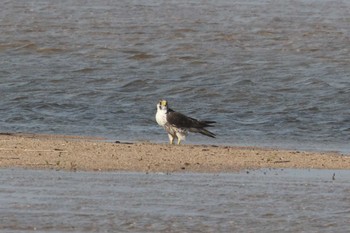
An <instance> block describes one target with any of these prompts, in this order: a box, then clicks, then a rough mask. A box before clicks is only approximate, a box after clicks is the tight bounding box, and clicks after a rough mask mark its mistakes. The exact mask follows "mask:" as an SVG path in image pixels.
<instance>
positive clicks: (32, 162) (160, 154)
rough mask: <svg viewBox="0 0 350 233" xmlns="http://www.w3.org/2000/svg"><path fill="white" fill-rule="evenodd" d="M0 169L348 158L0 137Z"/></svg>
mask: <svg viewBox="0 0 350 233" xmlns="http://www.w3.org/2000/svg"><path fill="white" fill-rule="evenodd" d="M0 167H1V168H32V169H56V170H69V171H77V170H78V171H140V172H235V171H241V170H244V169H259V168H305V169H350V156H349V155H342V154H340V153H336V152H324V153H323V152H305V151H292V150H280V149H265V148H256V147H231V146H214V145H180V146H178V145H168V144H166V143H164V144H154V143H143V142H135V143H122V142H106V141H104V140H103V139H101V138H93V137H79V136H78V137H77V136H65V135H41V134H4V133H3V134H0Z"/></svg>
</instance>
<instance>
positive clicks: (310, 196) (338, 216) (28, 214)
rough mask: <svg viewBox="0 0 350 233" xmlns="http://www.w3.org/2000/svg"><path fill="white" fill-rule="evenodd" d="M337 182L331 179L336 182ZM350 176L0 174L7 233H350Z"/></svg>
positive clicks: (1, 219)
mask: <svg viewBox="0 0 350 233" xmlns="http://www.w3.org/2000/svg"><path fill="white" fill-rule="evenodd" d="M333 176H334V179H333ZM349 178H350V172H349V171H331V170H322V171H321V170H309V171H308V170H258V171H249V172H242V173H230V174H194V173H181V174H163V173H158V174H144V173H126V172H102V173H101V172H63V171H49V170H46V171H45V170H42V171H36V170H21V169H1V170H0V229H1V231H4V232H12V233H14V232H31V231H35V232H282V231H283V232H347V231H348V229H349V228H348V227H349V224H348V223H349V218H350V204H349V203H350V197H349V192H350V181H349V180H350V179H349Z"/></svg>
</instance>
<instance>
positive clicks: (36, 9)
mask: <svg viewBox="0 0 350 233" xmlns="http://www.w3.org/2000/svg"><path fill="white" fill-rule="evenodd" d="M349 12H350V2H349V1H341V0H336V1H324V0H317V1H312V0H302V1H292V0H287V1H270V0H262V1H261V0H259V1H243V0H237V1H228V0H218V1H208V2H207V1H204V2H203V1H201V2H199V1H182V0H179V1H157V0H154V1H146V2H145V1H108V0H101V1H89V0H87V1H86V0H84V1H83V0H66V1H54V0H49V1H47V0H45V1H40V0H39V1H38V0H35V1H34V0H28V1H20V0H8V1H2V7H1V9H0V35H1V36H0V64H1V65H0V95H1V103H0V112H1V119H0V131H1V132H31V133H54V134H74V135H90V136H103V137H106V138H109V139H117V140H131V141H137V140H150V141H157V142H158V141H164V142H165V141H167V137H166V134H165V133H164V131H163V130H162V129H161V128H159V127H158V126H157V124H156V122H155V120H154V114H155V105H156V103H157V102H158V100H159V99H161V98H166V99H168V100H169V102H170V105H171V107H172V108H174V109H175V110H178V111H180V112H183V113H185V114H188V115H190V116H192V117H195V118H202V119H211V120H216V121H217V122H218V125H217V127H216V128H215V129H214V130H213V131H214V132H215V133H216V134H217V135H218V137H217V139H215V140H212V139H211V138H206V137H204V136H191V135H190V137H189V138H188V141H189V143H212V144H231V145H232V144H234V145H235V144H236V145H267V146H280V147H287V148H299V149H302V148H309V149H322V150H344V151H348V152H349V151H350V144H349V143H348V142H349V139H350V134H349V132H350V117H349V116H350V101H349V99H350V79H349V78H350V77H349V74H350V58H349V54H350V51H349V48H350V39H349V38H350V15H349Z"/></svg>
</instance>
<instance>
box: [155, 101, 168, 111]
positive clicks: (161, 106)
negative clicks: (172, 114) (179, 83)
mask: <svg viewBox="0 0 350 233" xmlns="http://www.w3.org/2000/svg"><path fill="white" fill-rule="evenodd" d="M157 110H168V102H167V101H166V100H160V101H159V103H158V104H157Z"/></svg>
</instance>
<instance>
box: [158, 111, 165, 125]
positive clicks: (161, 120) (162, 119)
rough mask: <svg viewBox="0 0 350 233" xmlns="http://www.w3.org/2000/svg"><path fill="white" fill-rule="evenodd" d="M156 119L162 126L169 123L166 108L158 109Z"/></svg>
mask: <svg viewBox="0 0 350 233" xmlns="http://www.w3.org/2000/svg"><path fill="white" fill-rule="evenodd" d="M156 121H157V123H158V125H160V126H164V125H165V124H166V123H167V120H166V110H160V109H158V110H157V114H156Z"/></svg>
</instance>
